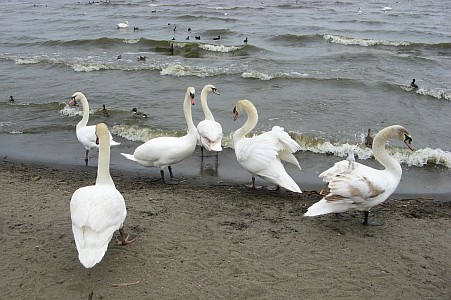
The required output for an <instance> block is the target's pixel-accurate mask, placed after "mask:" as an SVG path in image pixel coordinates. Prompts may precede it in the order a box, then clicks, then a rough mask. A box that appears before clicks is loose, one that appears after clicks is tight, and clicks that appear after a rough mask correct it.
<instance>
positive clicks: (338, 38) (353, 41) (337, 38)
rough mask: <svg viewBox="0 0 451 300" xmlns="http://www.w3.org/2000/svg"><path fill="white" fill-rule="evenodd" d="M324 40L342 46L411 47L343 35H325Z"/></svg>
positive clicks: (407, 43) (401, 43)
mask: <svg viewBox="0 0 451 300" xmlns="http://www.w3.org/2000/svg"><path fill="white" fill-rule="evenodd" d="M323 38H324V39H325V40H326V41H329V42H331V43H336V44H341V45H346V46H348V45H357V46H364V47H368V46H377V45H384V46H395V47H398V46H408V45H411V43H409V42H404V41H403V42H397V41H387V40H379V39H363V38H353V37H347V36H342V35H331V34H325V35H323Z"/></svg>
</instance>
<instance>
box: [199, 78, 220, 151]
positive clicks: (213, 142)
mask: <svg viewBox="0 0 451 300" xmlns="http://www.w3.org/2000/svg"><path fill="white" fill-rule="evenodd" d="M209 93H214V94H217V95H219V93H218V91H217V89H216V88H215V87H214V86H213V85H211V84H207V85H206V86H204V88H203V89H202V92H201V93H200V103H201V105H202V110H203V112H204V115H205V120H203V121H200V122H199V124H197V132H198V133H199V144H200V146H201V152H202V156H204V148H205V149H207V150H208V151H216V154H217V153H218V151H222V146H221V142H222V136H223V132H222V127H221V124H219V123H218V122H216V121H215V118H214V117H213V114H212V113H211V111H210V108H209V107H208V103H207V96H208V94H209Z"/></svg>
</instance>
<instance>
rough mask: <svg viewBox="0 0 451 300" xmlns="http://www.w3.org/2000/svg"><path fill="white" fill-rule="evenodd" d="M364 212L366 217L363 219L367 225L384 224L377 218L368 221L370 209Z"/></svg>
mask: <svg viewBox="0 0 451 300" xmlns="http://www.w3.org/2000/svg"><path fill="white" fill-rule="evenodd" d="M364 214H365V215H364V216H365V218H364V219H363V222H362V225H365V226H382V225H384V223H382V222H379V221H376V220H373V221H368V215H369V214H370V212H369V211H364Z"/></svg>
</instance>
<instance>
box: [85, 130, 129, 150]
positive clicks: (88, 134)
mask: <svg viewBox="0 0 451 300" xmlns="http://www.w3.org/2000/svg"><path fill="white" fill-rule="evenodd" d="M108 134H109V136H110V146H117V145H120V144H121V143H118V142H115V141H113V136H112V135H111V133H110V132H108ZM77 138H78V141H79V142H80V143H82V144H83V145H84V146H85V147H86V148H99V145H97V144H96V140H97V136H96V126H95V125H90V126H85V127H80V128H78V129H77Z"/></svg>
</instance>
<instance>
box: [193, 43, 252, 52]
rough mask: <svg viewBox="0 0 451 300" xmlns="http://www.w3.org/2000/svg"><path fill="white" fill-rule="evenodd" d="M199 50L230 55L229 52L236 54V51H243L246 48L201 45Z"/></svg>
mask: <svg viewBox="0 0 451 300" xmlns="http://www.w3.org/2000/svg"><path fill="white" fill-rule="evenodd" d="M199 48H201V49H204V50H207V51H212V52H223V53H228V52H234V51H238V50H240V49H243V48H244V46H224V45H210V44H200V45H199Z"/></svg>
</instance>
